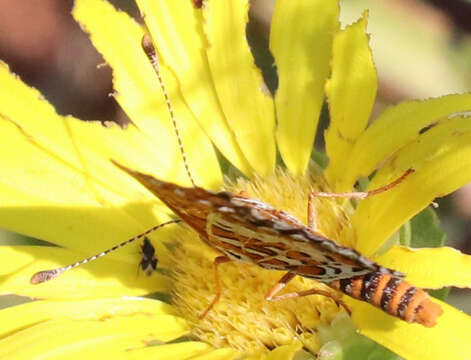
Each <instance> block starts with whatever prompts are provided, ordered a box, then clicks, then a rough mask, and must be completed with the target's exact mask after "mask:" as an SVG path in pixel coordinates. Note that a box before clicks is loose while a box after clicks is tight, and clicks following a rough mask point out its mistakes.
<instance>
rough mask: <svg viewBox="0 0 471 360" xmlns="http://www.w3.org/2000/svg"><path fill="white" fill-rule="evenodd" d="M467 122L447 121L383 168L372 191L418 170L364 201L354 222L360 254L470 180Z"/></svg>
mask: <svg viewBox="0 0 471 360" xmlns="http://www.w3.org/2000/svg"><path fill="white" fill-rule="evenodd" d="M469 120H470V118H467V117H454V118H451V119H443V120H442V121H440V122H439V123H437V125H435V126H434V127H433V128H431V129H429V130H428V131H426V132H425V133H423V134H422V135H420V136H419V137H418V138H417V139H416V140H415V141H413V142H411V143H410V144H409V145H407V146H405V147H403V148H402V149H401V150H399V151H397V152H396V153H395V154H394V156H392V157H391V158H390V159H389V160H388V162H387V163H386V164H385V165H384V166H383V167H382V168H381V170H380V171H379V172H378V173H377V175H376V176H375V177H374V179H373V180H372V181H371V183H370V184H369V188H370V189H374V188H377V187H378V186H380V185H384V184H387V183H389V182H391V181H393V180H394V179H396V178H397V177H399V176H400V175H401V174H402V173H404V171H406V169H409V168H414V169H415V170H416V171H415V173H413V174H411V175H409V177H408V178H407V179H406V180H405V181H404V182H403V183H401V184H399V185H398V186H396V187H394V188H393V189H391V190H389V191H386V192H384V193H382V194H379V195H376V196H373V197H371V198H369V199H366V200H364V201H361V203H360V204H359V206H358V208H357V210H356V211H355V214H354V215H353V218H352V221H353V224H354V226H355V228H356V230H357V236H358V242H357V246H356V247H357V249H358V250H359V251H360V252H362V253H363V254H365V255H367V256H368V255H371V254H373V253H374V252H375V251H376V250H377V249H378V248H379V247H380V246H381V245H382V244H383V242H384V241H385V240H386V239H387V238H388V237H389V236H391V235H392V234H393V233H394V232H395V231H396V230H397V229H398V228H399V227H400V226H401V225H402V224H404V223H405V222H407V221H408V220H409V219H410V218H412V217H413V216H414V215H415V214H417V213H418V212H419V211H421V210H422V209H424V208H425V207H426V206H427V205H428V204H430V202H431V201H432V200H433V199H434V198H435V197H438V196H444V195H446V194H448V193H450V192H452V191H455V190H456V189H458V188H459V187H460V186H462V185H463V184H466V183H468V182H469V181H470V180H471V145H470V144H471V121H469ZM372 234H373V236H372Z"/></svg>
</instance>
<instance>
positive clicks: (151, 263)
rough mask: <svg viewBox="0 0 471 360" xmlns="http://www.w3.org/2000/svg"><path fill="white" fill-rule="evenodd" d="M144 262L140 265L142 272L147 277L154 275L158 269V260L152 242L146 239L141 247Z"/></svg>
mask: <svg viewBox="0 0 471 360" xmlns="http://www.w3.org/2000/svg"><path fill="white" fill-rule="evenodd" d="M141 255H142V260H141V262H140V263H139V266H140V267H141V269H142V271H144V274H146V275H147V276H150V275H152V272H153V271H154V270H155V269H157V262H158V260H157V258H156V257H155V248H154V246H153V245H152V243H151V242H150V240H149V238H147V237H144V241H143V242H142V245H141Z"/></svg>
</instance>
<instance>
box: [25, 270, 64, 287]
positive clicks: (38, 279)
mask: <svg viewBox="0 0 471 360" xmlns="http://www.w3.org/2000/svg"><path fill="white" fill-rule="evenodd" d="M59 274H60V272H59V271H57V270H45V271H39V272H37V273H36V274H34V275H33V276H31V279H30V282H31V284H33V285H36V284H41V283H43V282H46V281H49V280H51V279H54V278H55V277H57V276H58V275H59Z"/></svg>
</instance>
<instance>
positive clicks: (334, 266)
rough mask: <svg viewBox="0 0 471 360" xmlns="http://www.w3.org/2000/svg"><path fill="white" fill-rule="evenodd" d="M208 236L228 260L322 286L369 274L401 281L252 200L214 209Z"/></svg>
mask: <svg viewBox="0 0 471 360" xmlns="http://www.w3.org/2000/svg"><path fill="white" fill-rule="evenodd" d="M207 233H208V235H209V237H210V241H211V242H215V240H216V244H213V246H215V247H217V248H218V249H219V250H221V251H223V252H225V253H226V254H227V255H228V256H229V257H232V258H234V259H237V260H242V261H246V262H254V263H256V264H258V265H260V266H261V267H264V268H268V269H276V270H284V271H291V272H294V273H296V274H298V275H301V276H305V277H308V278H312V279H315V280H319V281H323V282H331V281H334V280H340V279H345V278H350V277H353V276H358V275H363V274H367V273H370V272H372V271H373V272H379V273H385V274H393V275H395V276H399V277H401V276H403V274H402V273H399V272H396V271H393V270H390V269H387V268H384V267H382V266H380V265H378V264H376V263H374V262H373V261H371V260H369V259H367V258H365V257H364V256H362V255H361V254H360V253H358V252H357V251H355V250H353V249H351V248H347V247H343V246H340V245H337V244H336V243H335V242H333V241H332V240H329V239H327V238H325V237H323V236H322V235H320V234H317V233H314V232H313V231H311V230H310V229H309V228H307V227H306V226H304V225H303V224H302V223H300V222H299V221H298V220H297V219H296V218H294V217H293V216H291V215H289V214H287V213H285V212H283V211H279V210H276V209H274V208H273V207H271V206H270V205H268V204H266V203H263V202H259V201H257V200H253V199H244V198H239V197H236V196H233V197H232V198H231V200H229V201H228V203H226V205H225V206H224V207H219V208H216V209H215V211H214V212H213V213H212V214H210V216H209V217H208V225H207ZM211 237H212V238H213V239H212V240H211ZM214 238H215V239H214Z"/></svg>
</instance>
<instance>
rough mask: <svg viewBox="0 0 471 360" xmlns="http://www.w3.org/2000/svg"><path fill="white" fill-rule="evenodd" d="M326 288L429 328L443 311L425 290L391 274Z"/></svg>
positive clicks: (362, 276)
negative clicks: (331, 288)
mask: <svg viewBox="0 0 471 360" xmlns="http://www.w3.org/2000/svg"><path fill="white" fill-rule="evenodd" d="M329 285H330V286H331V287H333V288H334V289H336V290H339V291H341V292H343V293H345V294H347V295H349V296H351V297H353V298H355V299H358V300H363V301H366V302H368V303H370V304H372V305H374V306H376V307H378V308H380V309H382V310H384V311H385V312H387V313H388V314H391V315H393V316H396V317H398V318H400V319H403V320H405V321H407V322H409V323H411V322H417V323H419V324H422V325H424V326H427V327H432V326H434V325H435V323H436V319H437V318H438V317H439V316H440V315H441V314H442V312H443V311H442V309H441V307H440V305H438V304H436V303H434V302H432V301H431V300H430V296H429V294H428V293H426V292H425V291H424V290H422V289H420V288H417V287H414V286H412V285H411V284H409V283H408V282H407V281H405V280H403V279H402V278H400V277H396V276H393V275H390V274H383V273H378V272H374V273H369V274H366V275H361V276H356V277H353V278H348V279H342V280H337V281H334V282H332V283H330V284H329Z"/></svg>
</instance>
